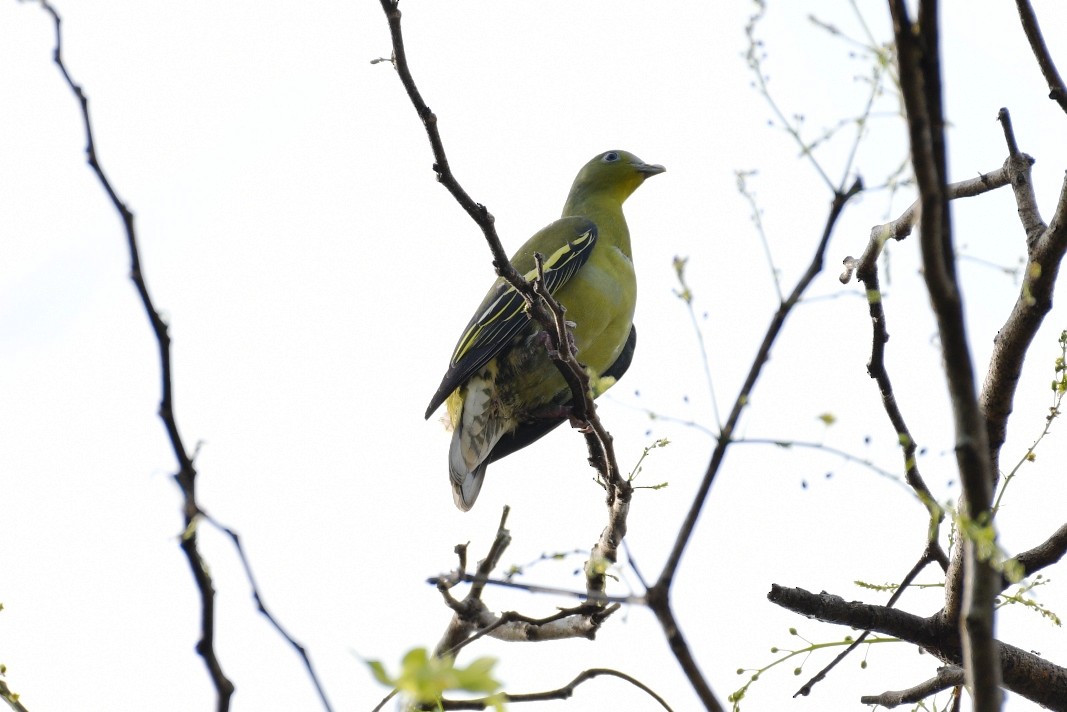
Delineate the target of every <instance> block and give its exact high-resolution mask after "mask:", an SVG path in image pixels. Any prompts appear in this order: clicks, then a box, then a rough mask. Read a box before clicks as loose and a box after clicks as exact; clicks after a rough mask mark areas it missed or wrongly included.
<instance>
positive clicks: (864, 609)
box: [767, 584, 1067, 712]
mask: <svg viewBox="0 0 1067 712" xmlns="http://www.w3.org/2000/svg"><path fill="white" fill-rule="evenodd" d="M767 599H768V600H769V601H771V602H772V603H774V604H776V605H779V606H782V607H783V608H786V609H788V610H790V611H793V612H794V613H798V614H800V615H802V616H807V617H809V618H815V619H818V620H821V621H825V622H827V623H834V624H837V625H847V626H849V627H851V628H859V629H862V630H871V631H875V632H878V633H883V634H885V635H891V636H893V637H895V638H900V639H901V640H904V641H907V642H909V643H912V644H914V645H917V646H919V647H921V648H922V649H923V650H925V651H927V652H928V653H930V654H931V655H934V656H935V657H937V658H938V659H939V660H941V661H942V662H945V663H948V664H951V665H960V664H961V663H962V661H963V648H962V646H961V643H960V631H959V630H958V629H957V628H956V626H954V625H952V623H951V622H946V621H945V620H944V618H943V616H941V615H940V614H936V613H935V614H934V615H932V616H930V617H929V618H922V617H920V616H916V615H914V614H911V613H907V612H905V611H901V610H898V609H896V608H888V607H886V606H876V605H871V604H867V603H861V602H858V601H852V602H846V601H845V599H843V598H841V597H840V596H834V595H832V594H829V593H825V592H823V593H820V594H815V593H811V592H809V591H805V590H804V589H802V588H786V587H783V586H778V585H777V584H772V585H771V591H770V593H768V594H767ZM993 647H994V652H995V655H996V657H995V660H996V661H997V667H998V668H999V670H1000V672H1001V675H1000V676H998V677H1002V679H1003V684H1004V687H1005V688H1007V689H1008V690H1011V691H1012V692H1014V693H1016V694H1019V695H1022V696H1023V697H1025V698H1026V699H1028V700H1032V701H1033V702H1036V703H1038V704H1040V705H1044V706H1045V707H1047V708H1049V709H1050V710H1055V711H1056V712H1067V668H1062V667H1060V666H1058V665H1055V664H1053V663H1052V662H1050V661H1048V660H1046V659H1044V658H1042V657H1040V656H1038V655H1035V654H1033V653H1029V652H1027V651H1025V650H1021V649H1020V648H1016V647H1015V646H1013V645H1008V644H1007V643H1002V642H1000V641H994V645H993ZM998 694H999V691H998ZM976 702H977V701H976Z"/></svg>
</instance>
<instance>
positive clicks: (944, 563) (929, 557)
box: [793, 540, 948, 697]
mask: <svg viewBox="0 0 1067 712" xmlns="http://www.w3.org/2000/svg"><path fill="white" fill-rule="evenodd" d="M931 563H937V564H939V565H940V566H941V569H942V571H943V570H944V569H945V568H947V567H948V558H947V557H946V556H945V552H944V551H943V550H942V549H941V545H940V544H939V543H938V542H937V541H936V540H932V541H928V542H927V543H926V547H925V548H924V549H923V553H922V556H920V557H919V560H918V561H916V562H915V565H914V566H912V567H911V571H909V572H908V573H907V574H906V575H905V576H904V578H903V579H902V580H901V582H900V585H899V586H897V590H896V591H893V595H892V596H890V597H889V600H888V601H887V602H886V604H885V606H886V608H892V607H893V606H895V605H896V602H897V601H898V600H899V599H900V597H901V596H903V595H904V591H906V590H907V588H908V586H910V585H911V582H912V581H914V580H915V577H916V576H918V575H919V574H920V573H921V572H922V570H923V569H925V568H926V567H927V566H928V565H929V564H931ZM870 634H871V631H869V630H865V631H863V632H862V633H860V634H859V635H858V636H857V637H856V639H855V640H853V641H852V642H851V643H850V644H849V646H848V647H847V648H845V649H844V650H843V651H841V652H840V653H838V655H837V657H835V658H834V659H833V660H831V661H830V663H829V664H828V665H826V667H824V668H823V669H822V670H820V671H819V672H817V673H816V674H815V676H814V677H812V678H811V679H810V680H808V681H807V682H805V683H804V685H803V686H802V687H801V688H800V689H799V690H797V691H796V692H795V693H793V697H799V696H801V695H805V696H806V695H810V694H811V688H813V687H815V685H817V684H818V683H819V682H822V680H823V679H825V678H826V676H827V674H829V672H830V671H831V670H833V669H834V668H835V667H837V665H838V663H840V662H841V661H842V660H844V659H845V658H846V657H848V654H849V653H851V652H852V651H853V650H855V649H856V648H858V647H859V646H860V645H861V644H862V643H863V641H865V640H867V636H869V635H870Z"/></svg>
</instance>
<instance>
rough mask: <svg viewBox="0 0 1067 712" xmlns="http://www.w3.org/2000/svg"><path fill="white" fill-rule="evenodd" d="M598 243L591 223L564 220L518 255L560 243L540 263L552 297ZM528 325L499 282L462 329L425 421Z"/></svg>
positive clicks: (517, 301) (520, 302)
mask: <svg viewBox="0 0 1067 712" xmlns="http://www.w3.org/2000/svg"><path fill="white" fill-rule="evenodd" d="M596 240H597V229H596V225H595V224H594V223H593V222H592V221H591V220H586V219H584V218H573V217H572V218H563V219H562V220H557V221H556V222H554V223H552V224H551V225H549V226H548V227H546V228H544V229H543V230H541V231H540V232H538V233H537V234H536V235H534V237H532V238H530V240H529V242H527V243H526V245H524V246H523V248H522V249H521V250H520V254H522V253H525V252H527V251H529V253H530V255H531V256H532V254H533V252H539V251H541V250H542V249H544V250H545V251H546V252H547V249H546V248H551V247H554V246H555V245H557V244H558V245H559V246H558V247H556V249H555V250H554V251H553V252H552V253H551V254H549V255H548V257H547V258H546V259H545V264H544V275H545V286H546V287H548V291H549V293H550V294H554V293H555V292H556V290H558V289H559V288H560V287H562V286H563V285H564V284H566V283H567V281H568V280H569V279H570V278H571V277H573V276H574V274H575V273H576V272H577V271H578V270H579V269H581V267H582V265H584V264H585V263H586V261H587V260H588V259H589V255H590V254H591V253H592V251H593V247H595V246H596ZM559 243H562V244H559ZM542 254H544V253H542ZM523 276H524V277H525V278H526V279H527V280H531V281H532V280H533V279H534V278H535V277H537V270H536V268H535V269H531V270H530V271H528V272H527V273H526V274H525V275H523ZM529 321H530V317H529V315H528V314H527V313H526V302H525V300H524V299H523V298H522V295H521V294H519V293H518V292H516V291H515V288H514V287H512V286H511V285H510V284H508V283H507V282H505V281H504V280H502V279H500V280H497V283H496V284H495V285H494V286H493V288H492V289H491V290H490V291H489V294H487V295H486V297H485V299H484V300H483V301H482V305H481V306H480V307H479V309H478V311H477V313H476V314H475V315H474V317H473V318H472V319H471V320H470V323H468V324H467V328H466V329H464V330H463V336H461V337H460V339H459V343H457V344H456V349H455V351H454V352H453V353H452V359H451V361H449V366H448V371H447V372H446V373H445V376H444V378H443V379H442V380H441V386H440V387H439V388H438V389H437V392H436V393H435V394H434V396H433V398H432V399H431V400H430V405H429V407H428V408H427V409H426V417H427V418H429V417H430V416H431V415H432V414H433V412H434V411H435V410H437V407H438V406H440V405H441V404H442V403H444V402H445V399H447V398H448V396H449V395H450V394H451V393H452V391H454V390H456V389H457V388H459V387H460V386H461V385H463V383H465V382H466V381H467V379H468V378H470V377H471V375H472V374H474V373H475V372H476V371H478V369H480V368H482V367H483V366H485V364H487V363H489V360H490V359H492V358H493V357H494V356H496V355H497V354H499V353H500V352H501V351H503V350H504V348H505V347H506V346H507V345H508V344H509V343H511V340H512V339H513V338H514V337H515V335H516V334H518V333H519V331H521V330H522V328H523V327H524V326H526V325H527V324H528V323H529Z"/></svg>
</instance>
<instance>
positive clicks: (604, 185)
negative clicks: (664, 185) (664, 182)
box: [571, 151, 667, 203]
mask: <svg viewBox="0 0 1067 712" xmlns="http://www.w3.org/2000/svg"><path fill="white" fill-rule="evenodd" d="M665 170H667V169H666V168H664V167H663V166H661V165H658V164H655V163H645V162H644V161H642V160H641V159H640V158H638V157H637V156H635V155H634V154H632V153H628V152H626V151H605V152H604V153H601V154H600V155H598V156H595V157H594V158H593V159H592V160H591V161H589V162H588V163H586V164H585V165H584V166H583V167H582V170H581V171H579V172H578V176H577V177H576V178H575V179H574V185H573V186H572V187H571V195H572V196H576V195H586V196H588V195H590V194H594V193H598V194H602V195H606V196H609V197H611V198H613V199H615V200H618V201H619V203H622V202H623V201H624V200H626V199H627V198H629V197H630V194H631V193H633V192H634V191H635V190H637V186H639V185H641V184H642V183H643V182H644V181H645V178H648V177H649V176H654V175H657V174H659V173H662V172H663V171H665Z"/></svg>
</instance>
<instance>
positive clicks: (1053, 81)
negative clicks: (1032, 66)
mask: <svg viewBox="0 0 1067 712" xmlns="http://www.w3.org/2000/svg"><path fill="white" fill-rule="evenodd" d="M1015 6H1016V7H1017V8H1018V9H1019V20H1020V22H1022V26H1023V32H1025V33H1026V39H1027V40H1028V41H1029V42H1030V49H1032V50H1033V51H1034V57H1036V58H1037V65H1038V66H1039V67H1041V74H1042V75H1043V76H1044V77H1045V81H1046V82H1047V83H1048V88H1049V94H1048V98H1049V99H1052V100H1053V101H1054V102H1056V103H1057V104H1059V105H1060V108H1061V109H1063V110H1064V111H1065V112H1067V85H1064V83H1063V79H1061V78H1060V73H1059V72H1058V71H1056V65H1055V64H1054V63H1053V61H1052V55H1051V54H1050V53H1049V51H1048V46H1047V45H1046V44H1045V38H1044V37H1043V36H1042V35H1041V27H1040V26H1039V25H1038V24H1037V15H1035V14H1034V8H1033V7H1031V5H1030V0H1015Z"/></svg>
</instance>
